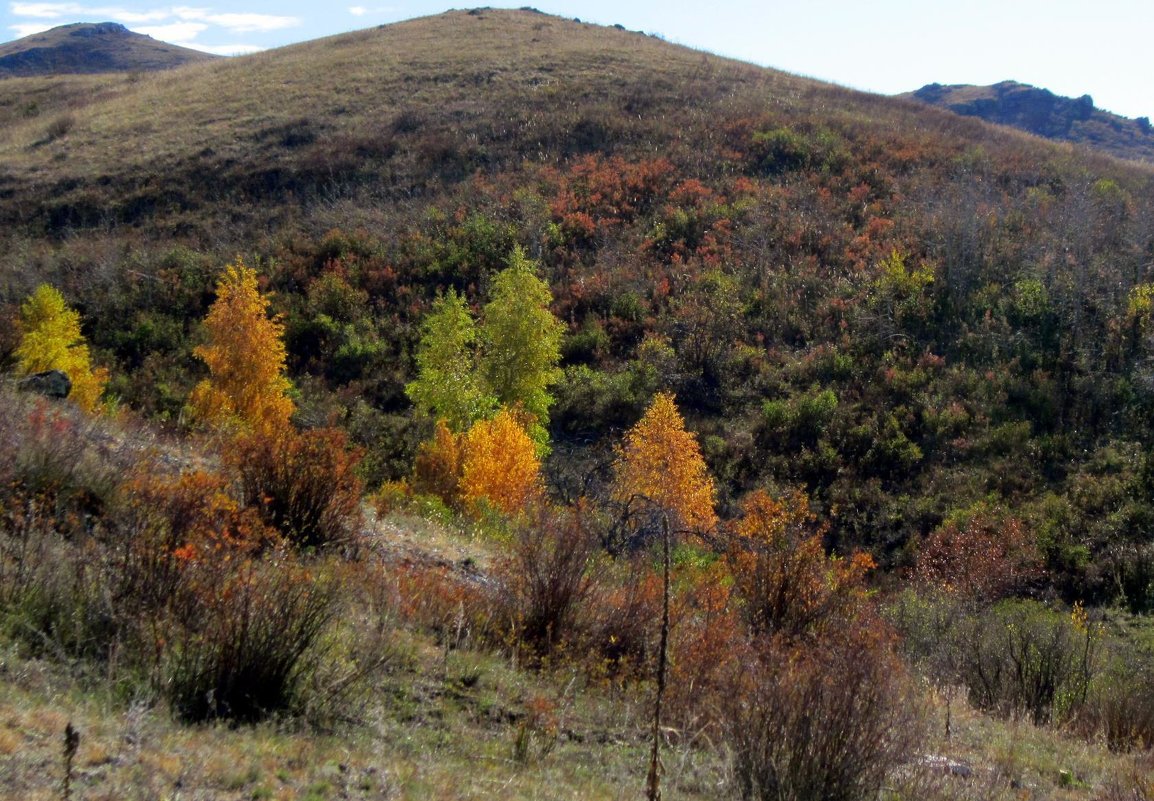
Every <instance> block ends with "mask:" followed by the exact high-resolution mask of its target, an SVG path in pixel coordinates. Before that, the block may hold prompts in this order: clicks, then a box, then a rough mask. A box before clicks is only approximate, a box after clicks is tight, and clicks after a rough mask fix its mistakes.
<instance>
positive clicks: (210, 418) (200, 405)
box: [189, 259, 293, 432]
mask: <svg viewBox="0 0 1154 801" xmlns="http://www.w3.org/2000/svg"><path fill="white" fill-rule="evenodd" d="M268 305H269V301H268V298H267V297H265V296H264V295H263V294H261V292H260V290H259V289H258V288H257V278H256V272H255V271H254V270H253V269H252V268H250V267H246V266H245V265H244V263H243V262H242V261H240V260H239V259H238V260H237V261H236V263H235V264H231V265H229V266H228V267H227V268H225V271H224V275H222V276H221V278H220V280H219V281H218V282H217V285H216V300H215V301H214V302H213V304H212V307H211V308H210V309H209V311H208V316H207V317H206V318H205V321H204V327H205V329H206V331H207V333H208V342H207V343H206V344H204V345H200V346H198V347H197V348H196V349H195V350H194V351H193V353H194V354H195V355H196V356H197V357H198V358H199V359H201V360H202V361H203V362H204V363H205V364H207V365H208V370H209V373H210V377H209V378H207V379H205V380H204V381H201V382H200V384H198V385H197V386H196V388H195V389H193V391H192V395H191V397H190V398H189V405H190V407H191V409H192V412H193V414H194V416H195V417H196V419H198V420H200V421H203V422H205V423H208V424H209V425H215V426H236V427H239V428H243V429H250V430H253V431H264V432H272V431H277V430H282V429H284V428H285V427H286V426H287V425H288V421H289V417H290V416H291V415H292V413H293V402H292V400H291V399H290V398H289V397H288V394H287V393H288V391H289V388H290V386H291V385H290V383H289V380H288V378H287V377H286V376H285V346H284V326H283V325H282V324H281V322H280V320H279V318H277V317H272V318H270V317H269V315H268Z"/></svg>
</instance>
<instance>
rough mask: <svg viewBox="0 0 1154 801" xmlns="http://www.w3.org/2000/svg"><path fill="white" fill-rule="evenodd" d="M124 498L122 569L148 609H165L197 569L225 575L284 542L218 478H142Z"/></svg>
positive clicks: (206, 474)
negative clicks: (233, 565)
mask: <svg viewBox="0 0 1154 801" xmlns="http://www.w3.org/2000/svg"><path fill="white" fill-rule="evenodd" d="M124 495H125V498H126V507H125V509H124V510H123V512H122V515H121V518H122V521H124V522H125V524H126V526H127V536H126V537H125V545H126V548H125V549H124V551H123V559H124V561H123V564H122V569H123V571H124V573H123V574H124V576H125V579H126V581H127V582H128V585H129V586H131V587H132V593H131V595H132V597H134V598H135V599H136V601H137V602H138V603H140V604H142V605H143V606H144V607H145V608H150V609H154V610H158V609H161V608H164V607H165V606H166V605H167V604H168V603H169V602H170V601H171V599H172V598H173V596H174V593H175V592H176V591H177V588H178V587H179V586H180V584H181V582H182V581H183V580H184V579H185V577H186V570H187V569H188V568H189V567H191V566H193V565H196V564H207V565H210V566H212V567H213V568H214V569H221V570H224V569H227V568H228V566H229V565H230V564H231V563H234V562H240V561H242V560H244V559H247V558H248V557H251V556H252V555H253V554H255V553H257V552H259V551H262V550H265V549H266V548H269V547H273V546H275V545H277V544H278V543H279V542H280V537H279V536H277V534H276V532H274V531H273V530H272V529H269V528H267V527H266V526H265V525H264V524H263V523H262V522H261V520H260V517H259V516H258V515H257V514H256V512H255V511H254V510H252V509H246V508H243V507H242V506H241V505H240V503H238V501H237V499H236V498H235V497H234V495H233V493H232V487H231V486H230V481H229V480H228V479H227V478H225V477H224V476H221V475H219V474H216V473H209V472H204V471H199V470H198V471H194V472H190V473H185V474H183V475H180V476H176V477H167V476H154V475H147V474H143V475H138V476H135V477H133V478H131V479H130V480H129V481H128V482H127V483H126V484H125V486H124Z"/></svg>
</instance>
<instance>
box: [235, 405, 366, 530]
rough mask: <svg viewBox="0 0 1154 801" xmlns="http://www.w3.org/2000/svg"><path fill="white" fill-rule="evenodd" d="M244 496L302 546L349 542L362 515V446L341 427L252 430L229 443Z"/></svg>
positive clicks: (246, 500) (266, 518)
mask: <svg viewBox="0 0 1154 801" xmlns="http://www.w3.org/2000/svg"><path fill="white" fill-rule="evenodd" d="M224 459H225V461H226V462H227V463H228V464H230V465H231V466H232V467H233V468H234V469H235V470H236V471H237V472H238V473H239V475H240V478H241V487H242V491H243V495H244V500H245V502H246V503H247V504H249V505H250V506H252V507H253V508H255V509H256V510H257V511H258V512H259V513H260V516H261V519H263V520H264V522H265V523H266V524H268V525H270V526H272V527H273V528H275V529H276V530H278V531H279V532H280V533H281V534H282V535H284V536H285V537H286V538H287V539H288V540H289V541H290V542H291V543H292V544H293V545H295V546H297V547H299V548H321V547H324V546H327V545H332V544H347V543H349V542H350V541H351V540H352V538H353V535H354V534H355V532H356V530H357V528H358V526H359V524H360V519H361V514H360V503H361V489H362V488H361V480H360V478H358V477H357V475H356V466H357V463H358V462H359V461H360V454H359V452H358V451H355V450H352V449H350V448H349V445H348V436H347V435H346V434H345V432H344V431H342V430H341V429H337V428H318V429H313V430H310V431H303V432H300V433H297V432H294V431H283V432H281V433H278V434H266V433H261V432H253V433H251V434H247V435H243V436H240V437H238V438H237V439H236V440H234V441H232V442H230V443H228V444H227V445H226V446H225V452H224Z"/></svg>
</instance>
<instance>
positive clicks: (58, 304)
mask: <svg viewBox="0 0 1154 801" xmlns="http://www.w3.org/2000/svg"><path fill="white" fill-rule="evenodd" d="M20 332H21V338H20V345H19V346H18V347H17V348H16V358H17V359H18V360H19V364H18V369H19V371H20V372H22V373H25V374H29V375H31V374H32V373H40V372H44V371H46V370H59V371H61V372H62V373H64V374H66V375H67V376H68V378H69V380H70V381H71V382H72V391H71V393H69V397H71V398H72V399H73V400H74V401H75V402H76V405H78V406H79V407H80V408H82V409H84V410H85V411H88V412H91V411H94V410H95V409H96V406H97V404H98V403H99V401H100V393H101V392H103V391H104V385H105V383H107V381H108V371H107V370H105V369H103V368H98V369H96V370H93V369H92V364H91V363H90V361H89V357H88V345H86V344H85V342H84V337H83V336H82V335H81V334H80V315H79V314H78V313H77V312H76V311H74V310H73V309H71V308H70V307H69V306H68V304H67V303H65V302H64V297H63V296H62V295H61V294H60V293H59V292H58V291H57V290H56V289H55V288H53V287H52V286H49V285H48V284H41V285H40V286H39V287H37V288H36V291H35V292H33V293H32V295H31V296H30V297H29V298H28V300H26V301H25V302H24V303H23V305H21V307H20Z"/></svg>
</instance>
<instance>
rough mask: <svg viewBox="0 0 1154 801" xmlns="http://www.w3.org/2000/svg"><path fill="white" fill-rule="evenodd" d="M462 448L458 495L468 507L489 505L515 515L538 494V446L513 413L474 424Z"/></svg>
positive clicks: (499, 415)
mask: <svg viewBox="0 0 1154 801" xmlns="http://www.w3.org/2000/svg"><path fill="white" fill-rule="evenodd" d="M462 447H463V451H464V453H463V456H462V458H461V483H460V491H461V500H462V501H463V502H464V503H465V504H466V505H467V506H470V507H476V505H477V504H479V503H481V502H488V503H491V504H492V505H493V506H495V507H496V508H498V509H500V510H501V511H502V512H504V513H505V514H516V513H517V512H520V511H522V510H524V509H525V507H526V505H527V504H528V503H529V501H530V500H531V499H532V498H534V497H535V496H537V495H538V494H539V493H540V491H541V477H540V472H541V462H540V460H539V459H538V458H537V446H536V444H535V443H534V442H533V440H532V438H531V437H530V436H529V434H528V433H527V432H526V431H525V427H524V426H523V425H522V424H521V422H520V421H519V420H518V419H517V416H516V415H515V414H514V413H513V412H512V411H510V410H508V409H502V410H501V411H500V412H498V413H497V416H496V417H494V418H493V419H492V420H480V421H478V422H476V423H474V424H473V427H472V428H470V429H469V430H468V432H466V433H465V436H464V438H463V441H462Z"/></svg>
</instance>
